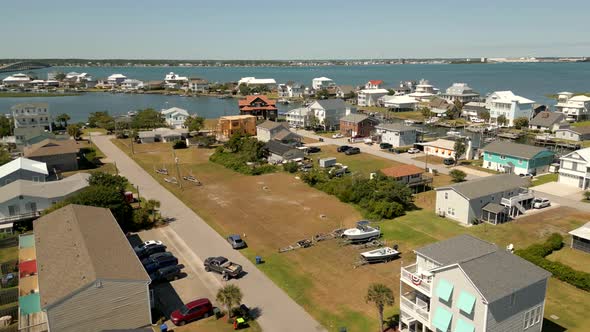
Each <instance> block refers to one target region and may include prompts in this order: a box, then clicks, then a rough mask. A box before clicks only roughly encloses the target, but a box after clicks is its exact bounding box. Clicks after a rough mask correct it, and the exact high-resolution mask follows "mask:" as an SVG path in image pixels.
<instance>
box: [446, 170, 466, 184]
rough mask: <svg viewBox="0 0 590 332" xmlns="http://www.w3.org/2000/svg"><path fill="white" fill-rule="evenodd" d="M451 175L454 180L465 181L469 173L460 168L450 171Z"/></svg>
mask: <svg viewBox="0 0 590 332" xmlns="http://www.w3.org/2000/svg"><path fill="white" fill-rule="evenodd" d="M449 175H450V176H451V178H452V179H453V182H463V181H465V178H466V177H467V174H466V173H465V172H463V171H462V170H459V169H454V170H452V171H450V172H449Z"/></svg>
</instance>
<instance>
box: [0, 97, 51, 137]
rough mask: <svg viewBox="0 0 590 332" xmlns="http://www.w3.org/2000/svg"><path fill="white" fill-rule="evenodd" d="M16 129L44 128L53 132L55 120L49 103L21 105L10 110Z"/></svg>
mask: <svg viewBox="0 0 590 332" xmlns="http://www.w3.org/2000/svg"><path fill="white" fill-rule="evenodd" d="M10 111H11V114H12V119H13V120H14V128H35V127H36V128H42V129H49V131H52V130H53V125H52V123H53V119H52V118H51V113H50V112H49V104H47V103H21V104H17V105H14V106H12V107H11V108H10Z"/></svg>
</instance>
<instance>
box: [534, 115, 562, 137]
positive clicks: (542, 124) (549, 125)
mask: <svg viewBox="0 0 590 332" xmlns="http://www.w3.org/2000/svg"><path fill="white" fill-rule="evenodd" d="M563 121H565V115H564V114H563V113H559V112H550V111H542V112H539V113H538V114H537V115H535V117H534V118H533V119H532V120H531V121H530V122H529V129H533V130H541V131H550V132H552V133H553V132H555V131H556V130H557V129H559V126H560V124H561V123H562V122H563Z"/></svg>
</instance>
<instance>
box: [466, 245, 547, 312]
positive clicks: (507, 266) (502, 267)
mask: <svg viewBox="0 0 590 332" xmlns="http://www.w3.org/2000/svg"><path fill="white" fill-rule="evenodd" d="M465 250H470V248H465ZM459 266H461V269H463V271H464V272H465V274H467V276H468V277H469V279H471V281H472V282H473V283H474V284H475V287H477V289H478V290H479V291H480V293H481V294H482V295H483V297H484V298H485V299H486V300H487V301H488V302H489V303H491V302H494V301H496V300H499V299H501V298H503V297H506V296H508V295H510V294H512V293H514V292H515V291H517V290H520V289H523V288H525V287H527V286H530V285H532V284H534V283H536V282H539V281H541V280H545V279H547V278H549V277H551V273H549V272H547V271H546V270H544V269H542V268H540V267H538V266H536V265H534V264H533V263H531V262H529V261H527V260H525V259H522V258H520V257H518V256H516V255H514V254H511V253H509V252H507V251H504V250H501V249H499V248H498V250H497V251H496V252H494V253H491V254H487V255H483V256H481V257H478V258H474V259H471V260H469V261H466V262H462V263H459Z"/></svg>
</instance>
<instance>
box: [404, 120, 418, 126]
mask: <svg viewBox="0 0 590 332" xmlns="http://www.w3.org/2000/svg"><path fill="white" fill-rule="evenodd" d="M404 123H405V124H406V125H408V126H411V125H414V124H416V121H414V120H410V119H408V120H404Z"/></svg>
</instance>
